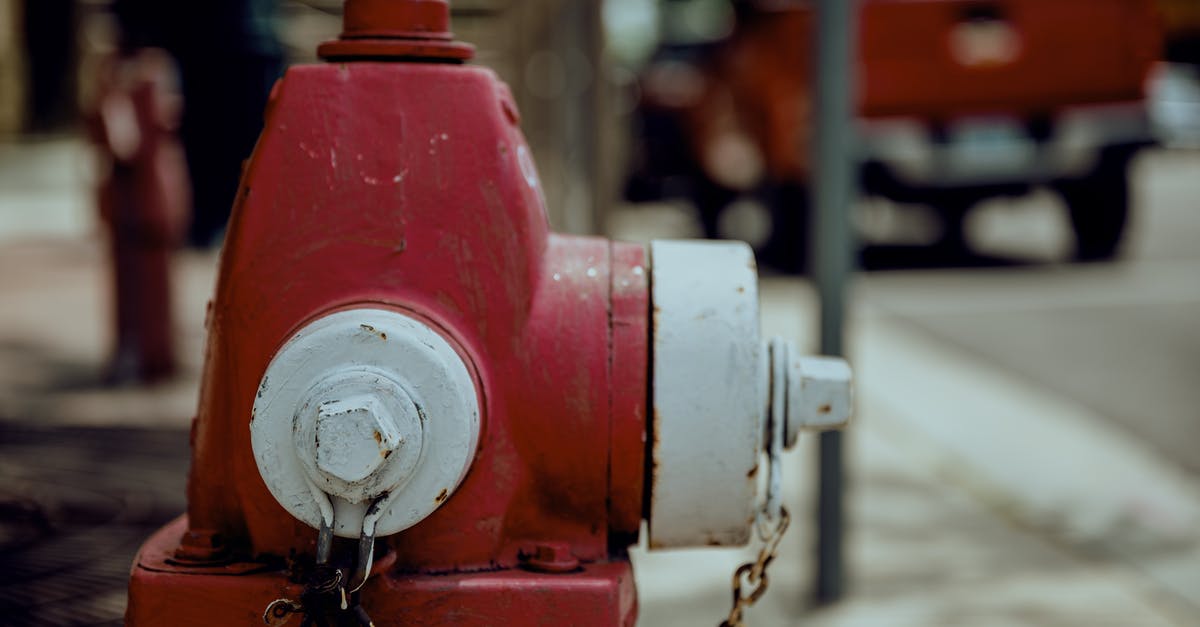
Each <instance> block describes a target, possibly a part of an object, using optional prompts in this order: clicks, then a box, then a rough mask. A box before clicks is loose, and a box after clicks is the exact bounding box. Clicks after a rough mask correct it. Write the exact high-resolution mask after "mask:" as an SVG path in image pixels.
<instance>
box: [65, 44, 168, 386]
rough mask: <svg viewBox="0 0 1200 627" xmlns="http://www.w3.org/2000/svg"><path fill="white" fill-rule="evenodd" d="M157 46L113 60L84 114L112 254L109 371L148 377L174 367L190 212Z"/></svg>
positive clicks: (120, 376) (113, 375)
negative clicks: (174, 271) (179, 255)
mask: <svg viewBox="0 0 1200 627" xmlns="http://www.w3.org/2000/svg"><path fill="white" fill-rule="evenodd" d="M170 73H171V67H170V61H169V59H168V57H167V56H166V53H164V52H162V51H160V50H141V51H139V52H137V53H134V54H130V55H126V56H121V57H117V58H114V59H112V60H111V61H110V62H109V63H108V64H107V66H106V67H105V70H104V73H103V76H102V78H101V81H100V82H101V92H100V94H99V97H98V98H97V99H96V100H97V102H96V105H95V110H94V111H93V112H91V114H90V115H89V116H88V117H89V123H90V124H89V127H90V131H91V135H92V139H93V141H94V143H95V144H96V147H97V152H98V153H99V156H100V157H101V160H102V163H103V166H104V174H103V176H102V177H101V180H100V184H99V186H98V190H97V192H98V193H97V196H98V203H97V204H98V205H99V209H100V217H101V219H102V220H103V221H104V223H105V225H106V226H107V227H108V232H109V248H110V251H111V256H112V276H113V288H114V289H113V295H114V298H113V302H114V307H113V311H114V319H115V322H116V324H115V327H116V333H115V342H114V348H113V356H112V362H111V365H110V370H109V374H108V378H109V379H110V380H111V381H112V382H113V383H123V382H127V381H133V380H137V381H142V382H151V381H156V380H159V379H163V378H165V377H168V376H170V375H171V374H173V373H174V372H175V367H176V361H175V344H174V341H173V339H172V337H171V334H172V327H171V322H172V316H171V278H170V272H171V255H172V254H173V253H174V251H175V250H176V248H177V247H178V246H179V242H180V240H181V239H182V237H183V230H184V227H185V225H186V223H187V219H188V217H189V215H190V213H191V209H190V202H189V200H188V195H189V193H188V190H189V183H188V176H187V168H186V165H185V163H184V156H183V147H182V146H180V144H179V140H178V139H177V138H176V137H175V129H176V126H177V125H178V121H179V109H180V107H179V103H178V98H177V97H172V95H171V93H170V91H171V90H170V89H169V88H168V86H167V83H169V82H170Z"/></svg>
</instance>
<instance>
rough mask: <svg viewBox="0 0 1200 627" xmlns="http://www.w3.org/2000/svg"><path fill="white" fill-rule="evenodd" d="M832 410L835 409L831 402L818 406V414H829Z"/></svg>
mask: <svg viewBox="0 0 1200 627" xmlns="http://www.w3.org/2000/svg"><path fill="white" fill-rule="evenodd" d="M831 411H833V407H830V405H829V403H825V404H824V405H821V406H820V407H818V408H817V413H818V414H828V413H829V412H831Z"/></svg>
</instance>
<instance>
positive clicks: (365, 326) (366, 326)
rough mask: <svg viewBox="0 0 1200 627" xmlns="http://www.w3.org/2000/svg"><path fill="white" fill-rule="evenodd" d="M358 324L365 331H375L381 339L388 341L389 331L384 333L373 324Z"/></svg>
mask: <svg viewBox="0 0 1200 627" xmlns="http://www.w3.org/2000/svg"><path fill="white" fill-rule="evenodd" d="M358 326H359V328H361V329H362V330H363V331H366V332H367V333H374V334H375V335H378V336H379V339H381V340H383V341H385V342H386V341H387V333H384V332H383V331H380V330H378V329H376V328H375V327H373V326H371V325H369V324H360V325H358Z"/></svg>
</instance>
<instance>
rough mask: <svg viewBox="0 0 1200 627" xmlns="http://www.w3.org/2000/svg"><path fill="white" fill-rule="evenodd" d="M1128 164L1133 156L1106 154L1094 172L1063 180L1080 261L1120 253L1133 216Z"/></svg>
mask: <svg viewBox="0 0 1200 627" xmlns="http://www.w3.org/2000/svg"><path fill="white" fill-rule="evenodd" d="M1128 166H1129V156H1126V155H1122V156H1119V157H1118V156H1109V155H1106V156H1105V157H1102V158H1101V160H1100V165H1099V166H1097V167H1096V169H1095V170H1093V171H1092V173H1091V174H1089V175H1087V176H1086V177H1084V178H1082V179H1078V180H1075V181H1065V182H1063V183H1061V184H1059V186H1058V193H1059V194H1060V195H1061V196H1062V199H1063V201H1064V202H1065V203H1066V205H1067V212H1068V214H1069V215H1070V218H1071V228H1072V229H1073V230H1074V231H1075V259H1076V260H1077V261H1104V260H1108V259H1112V258H1114V257H1116V255H1117V249H1118V247H1119V246H1120V244H1121V238H1122V236H1124V234H1125V224H1126V222H1127V221H1128V217H1129V176H1128V169H1129V168H1128Z"/></svg>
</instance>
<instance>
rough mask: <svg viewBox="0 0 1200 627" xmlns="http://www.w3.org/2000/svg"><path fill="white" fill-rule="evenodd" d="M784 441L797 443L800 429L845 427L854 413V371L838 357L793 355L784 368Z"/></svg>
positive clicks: (820, 429) (788, 444) (815, 429)
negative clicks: (785, 383) (785, 410)
mask: <svg viewBox="0 0 1200 627" xmlns="http://www.w3.org/2000/svg"><path fill="white" fill-rule="evenodd" d="M787 380H788V395H787V416H786V417H785V419H784V428H785V435H784V444H785V445H786V446H788V447H791V446H794V445H795V444H796V439H797V437H798V436H799V435H800V430H801V429H806V430H812V431H825V430H829V429H840V428H842V427H844V426H846V423H847V422H849V420H850V415H851V413H852V412H853V402H854V399H853V385H852V382H853V374H852V373H851V371H850V364H848V363H846V360H844V359H841V358H838V357H792V358H791V359H789V360H788V369H787Z"/></svg>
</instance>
